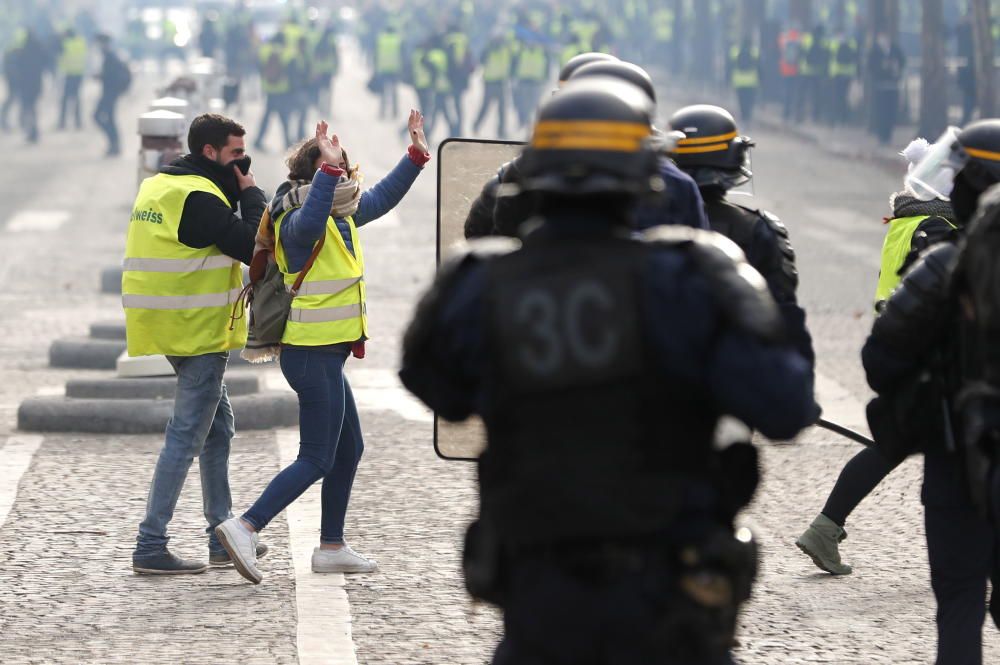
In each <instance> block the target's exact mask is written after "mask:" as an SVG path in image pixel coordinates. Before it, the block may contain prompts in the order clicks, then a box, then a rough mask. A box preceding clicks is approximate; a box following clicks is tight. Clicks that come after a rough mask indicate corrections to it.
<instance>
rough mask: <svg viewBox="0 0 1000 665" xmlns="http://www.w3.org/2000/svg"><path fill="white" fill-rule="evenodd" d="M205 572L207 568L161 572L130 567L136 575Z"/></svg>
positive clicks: (157, 569) (196, 573)
mask: <svg viewBox="0 0 1000 665" xmlns="http://www.w3.org/2000/svg"><path fill="white" fill-rule="evenodd" d="M206 570H208V566H205V567H204V568H193V569H191V570H162V569H159V568H138V567H136V566H132V572H133V573H135V574H136V575H198V574H200V573H203V572H205V571H206Z"/></svg>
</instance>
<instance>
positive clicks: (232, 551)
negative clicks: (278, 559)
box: [215, 525, 264, 584]
mask: <svg viewBox="0 0 1000 665" xmlns="http://www.w3.org/2000/svg"><path fill="white" fill-rule="evenodd" d="M215 535H216V536H218V537H219V542H220V543H221V544H222V546H223V547H225V548H226V551H227V552H229V558H230V559H232V564H233V565H234V566H236V572H238V573H239V574H240V575H242V576H243V577H244V578H245V579H247V580H249V581H250V582H253V583H254V584H260V581H261V580H262V579H264V577H263V576H262V575H254V574H253V573H252V572H250V569H249V568H247V567H246V566H245V565H244V564H243V562H242V561H241V560H240V557H238V556H236V548H235V547H233V545H232V543H230V542H229V536H228V535H226V531H225V529H223V528H222V525H219V526H217V527H215Z"/></svg>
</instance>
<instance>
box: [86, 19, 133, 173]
mask: <svg viewBox="0 0 1000 665" xmlns="http://www.w3.org/2000/svg"><path fill="white" fill-rule="evenodd" d="M97 43H98V44H99V45H100V47H101V54H102V55H103V56H104V61H103V62H102V63H101V73H100V74H98V76H97V78H98V80H99V81H100V82H101V96H100V98H99V99H98V100H97V108H95V109H94V122H96V123H97V126H98V127H100V128H101V131H103V132H104V134H105V136H106V137H107V139H108V151H107V155H108V156H109V157H110V156H114V155H118V154H120V153H121V145H120V143H119V139H118V121H117V120H116V119H115V107H116V106H117V105H118V99H119V98H120V97H121V96H122V95H124V94H125V93H126V92H128V89H129V88H130V87H131V85H132V72H131V71H130V70H129V67H128V64H126V63H125V61H124V60H122V59H121V58H120V57H118V54H117V53H115V50H114V48H112V46H111V38H110V37H109V36H108V35H104V34H102V35H98V36H97Z"/></svg>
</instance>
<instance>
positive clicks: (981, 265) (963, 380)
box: [861, 119, 1000, 665]
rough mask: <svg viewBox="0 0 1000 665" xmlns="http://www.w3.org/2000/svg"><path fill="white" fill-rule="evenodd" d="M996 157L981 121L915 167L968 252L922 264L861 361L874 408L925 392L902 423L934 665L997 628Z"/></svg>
mask: <svg viewBox="0 0 1000 665" xmlns="http://www.w3.org/2000/svg"><path fill="white" fill-rule="evenodd" d="M998 154H1000V120H998V119H988V120H981V121H979V122H974V123H972V124H971V125H968V126H966V127H965V128H964V129H963V130H961V131H951V132H949V133H948V134H946V135H945V136H944V137H943V139H942V140H941V141H939V143H938V144H937V145H935V146H934V147H933V148H931V150H930V151H929V152H928V156H927V158H926V159H925V161H924V162H923V163H922V164H918V165H917V167H916V168H915V169H914V172H913V174H912V175H911V182H912V183H913V184H914V187H913V189H914V190H915V191H917V193H918V195H920V196H922V197H924V196H927V197H933V196H936V194H935V193H934V192H935V190H937V191H938V192H940V189H941V188H942V185H944V184H947V183H948V182H953V186H952V187H951V194H950V198H951V202H952V207H953V208H954V211H955V215H956V217H957V219H958V221H959V223H960V225H962V226H965V227H967V228H968V233H967V235H966V237H965V238H964V240H963V241H962V242H961V243H960V244H959V245H955V244H953V243H941V244H938V245H936V246H934V247H932V248H931V249H929V250H928V251H927V252H926V253H925V254H924V255H923V256H922V257H921V258H920V260H919V261H918V262H917V263H916V264H915V265H914V267H913V268H912V270H911V271H910V272H909V273H907V274H906V275H905V276H904V278H903V281H902V283H901V284H900V286H899V288H898V289H896V290H895V291H894V292H893V294H892V295H891V296H890V297H889V300H888V302H887V303H886V306H885V309H884V310H883V312H882V314H881V315H880V316H879V317H878V318H877V319H875V323H874V325H873V326H872V332H871V335H869V337H868V340H867V341H866V342H865V345H864V347H863V348H862V351H861V358H862V362H863V364H864V368H865V374H866V376H867V379H868V383H869V385H870V386H871V387H872V389H874V390H875V392H876V393H877V394H878V396H879V397H878V398H876V399H879V398H881V397H882V396H883V395H890V396H891V395H895V394H898V393H900V392H910V391H909V390H908V387H909V386H910V385H912V383H914V381H916V382H917V383H918V384H923V385H922V387H921V388H920V389H919V390H918V391H917V392H916V395H915V398H914V399H911V400H910V402H909V403H908V404H905V405H904V406H905V407H907V408H904V409H902V410H900V411H897V413H898V414H899V415H898V420H899V421H901V423H900V424H901V425H906V426H909V427H910V428H911V429H912V431H913V432H915V433H916V435H917V438H916V439H910V440H909V441H906V443H908V444H910V445H912V444H913V443H914V442H919V443H921V444H922V445H921V446H920V448H919V449H920V450H921V451H922V452H924V481H923V487H922V488H921V492H920V496H921V501H922V503H923V504H924V531H925V534H926V537H927V561H928V563H929V564H930V578H931V588H932V589H933V590H934V599H935V601H936V602H937V611H936V624H937V657H936V659H935V661H934V662H935V665H981V664H982V662H983V621H984V620H985V618H986V611H987V609H989V613H990V615H991V617H992V619H993V623H994V624H995V625H1000V591H998V590H997V584H996V583H997V573H998V568H1000V556H998V553H1000V538H998V535H1000V530H998V525H997V516H998V511H1000V473H998V472H1000V467H998V460H1000V457H998V454H1000V451H998V450H997V441H998V440H1000V431H998V428H997V423H998V422H1000V409H998V407H1000V402H998V398H997V395H998V394H1000V385H998V377H1000V371H998V370H1000V367H998V366H997V353H996V350H997V339H996V331H997V330H998V321H997V318H996V316H997V314H996V313H997V312H998V311H1000V292H998V291H997V284H998V280H997V262H996V256H997V253H998V251H1000V247H998V246H997V237H998V233H997V231H998V228H1000V199H998V188H997V187H996V184H997V183H998V182H1000V161H998V160H997V159H996V156H997V155H998ZM924 377H929V378H924ZM873 430H874V427H873ZM988 581H992V586H993V591H992V594H991V595H990V596H989V600H988V603H987V602H984V601H985V600H986V598H987V582H988Z"/></svg>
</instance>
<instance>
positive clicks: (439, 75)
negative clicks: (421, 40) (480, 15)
mask: <svg viewBox="0 0 1000 665" xmlns="http://www.w3.org/2000/svg"><path fill="white" fill-rule="evenodd" d="M449 63H450V58H449V56H448V49H447V47H446V46H445V44H444V39H443V37H442V35H434V36H432V37H431V40H430V44H429V45H428V48H427V52H426V53H425V54H424V64H425V66H426V67H427V70H428V71H429V72H430V73H431V77H432V80H433V81H434V83H433V88H432V90H433V98H434V101H433V102H432V104H431V106H432V107H433V109H434V111H433V114H432V115H429V116H428V118H429V120H430V124H431V126H432V127H437V118H438V116H443V117H444V121H445V122H446V123H448V130H447V131H448V135H449V136H458V135H459V134H461V128H460V127H459V126H458V114H457V111H456V109H455V106H454V97H453V96H452V87H451V76H450V75H449ZM428 131H431V130H428Z"/></svg>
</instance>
